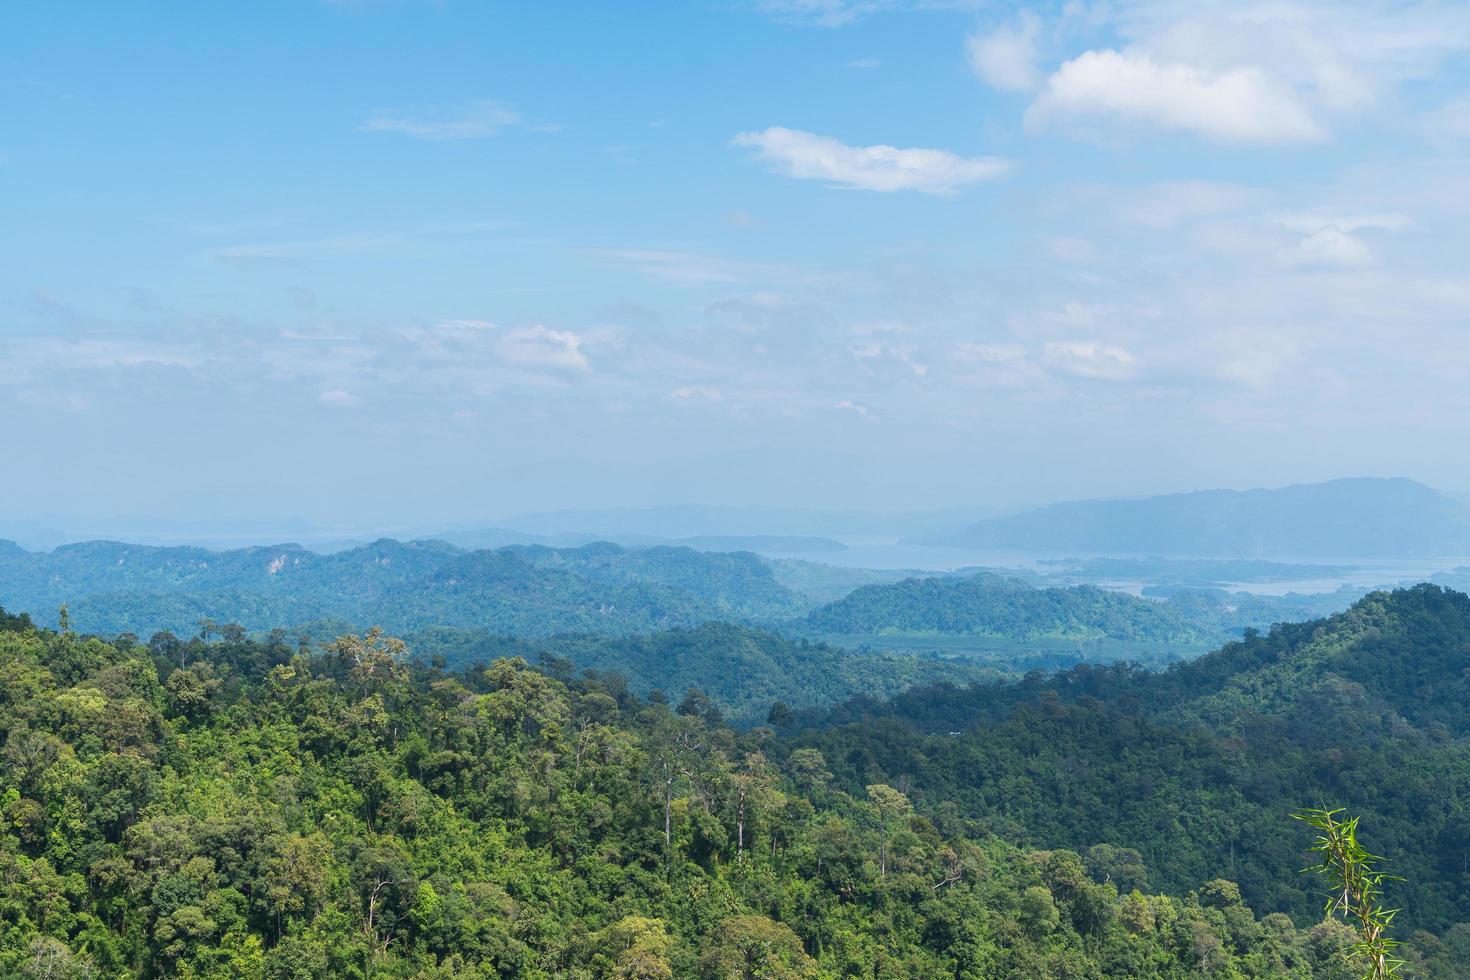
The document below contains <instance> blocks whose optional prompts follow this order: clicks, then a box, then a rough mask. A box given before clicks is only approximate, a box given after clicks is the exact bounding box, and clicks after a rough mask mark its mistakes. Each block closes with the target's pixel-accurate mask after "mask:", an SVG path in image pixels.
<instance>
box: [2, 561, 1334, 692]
mask: <svg viewBox="0 0 1470 980" xmlns="http://www.w3.org/2000/svg"><path fill="white" fill-rule="evenodd" d="M1116 564H1117V563H1114V565H1113V566H1102V567H1101V568H1099V569H1098V571H1099V573H1102V572H1109V573H1112V572H1116V571H1118V568H1117V567H1116ZM1242 564H1243V563H1238V562H1237V563H1227V562H1212V563H1193V565H1191V564H1190V563H1181V562H1169V561H1166V560H1163V559H1156V560H1152V561H1149V562H1135V563H1133V564H1132V565H1129V566H1127V567H1129V568H1132V569H1133V570H1134V571H1138V572H1140V573H1144V574H1147V575H1149V576H1153V577H1157V578H1158V579H1159V581H1174V580H1175V579H1182V580H1184V581H1191V582H1208V581H1209V579H1208V575H1209V574H1222V575H1224V574H1240V575H1249V574H1250V572H1251V571H1252V570H1251V569H1250V568H1242V567H1238V566H1241V565H1242ZM1245 564H1248V563H1245ZM1258 564H1259V563H1258ZM1294 567H1295V568H1298V569H1300V567H1298V566H1276V569H1277V571H1278V572H1279V571H1282V570H1289V569H1291V568H1294ZM1086 570H1087V566H1086V565H1085V564H1084V565H1083V566H1082V571H1086ZM1328 570H1329V571H1331V569H1328ZM1255 571H1256V573H1257V574H1259V573H1260V571H1261V570H1260V569H1256V570H1255ZM1058 574H1072V573H1058ZM904 576H907V577H904ZM896 578H897V580H895V579H896ZM1047 581H1048V580H1047V579H1044V578H1041V577H1038V576H1037V575H1035V574H1032V575H1031V577H1029V578H1025V579H1023V578H1017V577H1015V576H1014V575H1010V574H1007V575H999V574H995V573H993V572H985V571H976V570H971V571H970V572H968V573H966V574H951V575H942V576H934V575H923V574H913V575H909V574H908V573H904V572H896V571H888V572H885V571H881V570H873V569H839V568H832V567H829V566H823V565H815V564H813V563H810V562H789V561H785V562H783V561H779V560H777V561H768V560H765V559H762V558H760V557H758V556H756V555H754V554H750V553H748V552H727V553H722V552H703V551H695V550H693V549H691V548H687V547H667V546H659V547H647V548H624V547H621V546H618V545H614V544H608V543H606V542H602V543H594V544H589V545H585V546H583V547H577V548H550V547H545V546H540V545H516V546H508V547H503V548H498V549H495V550H481V551H465V550H462V549H459V548H456V547H454V546H452V545H449V544H446V543H444V542H442V541H411V542H399V541H394V540H391V539H383V540H380V541H376V542H374V543H372V544H370V545H364V546H361V547H357V548H351V549H348V550H345V551H341V552H337V553H335V554H329V555H324V554H317V553H315V552H312V551H308V550H306V549H304V548H301V547H299V546H296V545H277V546H273V547H254V548H237V549H233V550H229V551H208V550H205V549H202V548H185V547H168V548H164V547H151V546H145V545H131V544H121V543H118V542H109V541H89V542H83V543H80V544H72V545H64V546H62V547H59V548H56V549H55V550H53V551H50V552H29V551H26V550H24V549H22V548H19V547H17V546H16V545H14V544H12V543H10V542H6V541H0V603H3V604H5V605H7V606H9V607H10V608H15V609H30V610H34V611H36V613H37V614H42V615H44V617H45V623H44V624H45V625H55V620H54V618H51V617H52V616H53V615H54V612H53V611H54V610H55V609H57V608H58V607H59V606H61V605H62V604H63V603H65V604H67V605H68V606H69V608H70V611H71V617H72V622H73V623H74V624H75V626H76V627H77V628H78V629H80V630H84V631H88V632H95V633H100V634H105V635H115V634H117V633H122V632H132V633H136V634H137V635H139V636H145V637H146V636H151V635H152V634H153V633H154V632H156V631H158V630H169V631H171V632H174V633H176V634H179V635H187V634H191V633H193V632H194V630H195V629H196V628H197V626H198V624H199V623H200V622H201V621H214V622H219V623H228V624H234V625H238V626H242V627H244V628H245V629H246V630H248V631H251V632H258V633H264V632H266V631H268V630H271V629H275V628H288V629H299V628H302V627H310V628H312V630H313V632H320V629H319V627H320V626H321V625H322V624H325V623H330V624H332V625H333V626H334V627H335V628H337V629H339V630H340V629H348V628H352V629H357V630H361V629H363V628H366V627H367V626H368V625H370V624H377V625H380V626H382V627H383V628H384V629H386V630H389V631H390V632H393V633H395V634H397V635H405V634H409V633H419V634H421V636H420V637H419V642H418V643H416V646H415V648H416V649H417V650H418V651H419V652H420V653H423V654H424V655H425V657H426V658H427V657H428V656H430V655H431V653H440V654H442V655H444V656H446V658H447V659H448V660H449V661H450V662H451V663H455V662H459V663H464V662H468V660H469V659H473V657H474V656H475V655H476V651H475V650H474V649H473V646H474V644H476V643H479V642H481V641H484V640H487V638H489V639H493V638H495V637H506V636H512V637H516V638H519V639H544V638H548V637H551V636H558V635H562V634H572V633H576V634H584V635H595V636H614V637H624V636H631V635H639V634H649V633H655V632H658V631H662V630H668V629H686V630H687V629H694V628H696V627H699V626H701V625H703V624H705V623H707V622H711V621H716V622H729V623H738V624H740V625H744V626H759V627H763V628H766V629H770V630H773V631H775V632H778V633H781V634H783V635H788V636H795V637H798V638H803V637H804V638H807V639H822V638H831V637H839V636H840V637H841V638H842V642H843V644H844V645H851V646H869V647H871V648H874V649H878V650H883V649H890V648H899V647H905V648H908V649H926V648H924V646H923V644H922V643H921V644H919V645H918V646H917V647H916V645H915V644H913V643H907V644H905V643H903V642H901V640H902V638H903V637H905V636H908V637H918V638H920V639H922V640H927V641H930V646H931V647H932V649H928V652H933V650H943V652H945V653H946V654H951V655H964V656H968V657H971V658H980V659H985V660H987V662H989V663H991V664H992V665H993V666H997V667H999V668H1002V669H1016V670H1018V671H1019V670H1025V669H1027V667H1029V666H1031V665H1034V664H1038V663H1039V664H1041V665H1044V666H1052V665H1056V664H1059V663H1060V664H1070V663H1072V662H1075V661H1076V660H1078V659H1094V660H1095V659H1112V658H1115V657H1117V656H1118V655H1119V654H1120V649H1119V648H1120V647H1121V646H1123V645H1127V646H1128V648H1129V650H1130V651H1131V652H1132V655H1133V656H1135V657H1138V658H1140V659H1144V660H1146V661H1148V662H1150V663H1157V664H1163V663H1167V662H1169V661H1171V660H1174V659H1178V658H1180V657H1182V656H1194V655H1197V654H1198V653H1201V652H1203V651H1205V650H1207V649H1213V648H1214V647H1215V646H1218V645H1219V644H1220V643H1223V642H1224V641H1226V640H1227V639H1230V638H1232V637H1238V636H1239V635H1240V633H1241V631H1242V630H1243V629H1245V628H1247V627H1265V626H1269V625H1270V624H1272V623H1275V622H1279V621H1282V620H1298V619H1306V618H1310V617H1311V616H1314V615H1320V614H1323V613H1324V612H1330V611H1336V610H1338V609H1340V608H1343V607H1345V606H1346V605H1347V604H1348V603H1349V602H1351V601H1352V599H1353V598H1356V594H1353V595H1348V596H1344V595H1338V594H1330V595H1327V596H1288V597H1267V596H1248V595H1243V594H1239V593H1229V592H1226V591H1224V590H1220V589H1192V588H1178V587H1175V586H1169V587H1168V588H1167V589H1165V592H1164V594H1163V595H1161V596H1160V597H1159V598H1160V600H1161V601H1153V600H1151V599H1141V598H1138V597H1136V596H1133V595H1128V594H1126V593H1123V592H1118V591H1109V590H1105V589H1100V588H1097V587H1095V586H1089V585H1076V584H1068V585H1065V586H1061V587H1059V586H1056V585H1048V584H1047ZM849 593H850V594H849ZM828 600H831V601H828ZM819 603H825V604H824V605H819ZM456 631H462V632H460V633H459V634H458V635H456ZM946 637H962V638H982V639H984V640H995V641H999V642H998V643H983V642H982V643H981V644H979V645H978V646H976V645H975V644H973V643H971V644H969V645H964V644H961V645H960V646H954V645H949V646H946V645H945V643H944V642H943V640H944V638H946ZM487 645H488V644H487ZM430 647H435V648H437V649H434V650H432V651H430V650H429V648H430ZM461 656H463V657H466V658H467V659H464V660H459V661H456V657H461ZM630 679H634V680H635V681H636V680H637V678H631V677H630ZM892 690H894V688H892V687H888V686H882V687H879V688H876V689H875V690H873V691H872V692H871V693H876V694H879V695H883V694H887V693H890V692H891V691H892Z"/></svg>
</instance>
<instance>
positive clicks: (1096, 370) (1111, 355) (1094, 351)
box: [1041, 340, 1138, 381]
mask: <svg viewBox="0 0 1470 980" xmlns="http://www.w3.org/2000/svg"><path fill="white" fill-rule="evenodd" d="M1041 353H1042V359H1043V360H1044V361H1045V362H1046V364H1047V366H1048V367H1050V368H1051V369H1052V370H1054V371H1058V372H1060V373H1062V374H1070V375H1073V376H1075V377H1079V378H1099V379H1103V380H1108V381H1123V380H1126V379H1128V378H1131V377H1133V375H1134V374H1135V373H1137V367H1138V361H1137V358H1135V357H1134V356H1133V355H1132V354H1131V353H1129V352H1128V351H1126V350H1124V349H1123V348H1121V347H1113V346H1111V345H1108V344H1099V343H1094V342H1092V341H1060V340H1058V341H1049V342H1048V343H1047V344H1046V346H1045V347H1043V348H1042V352H1041Z"/></svg>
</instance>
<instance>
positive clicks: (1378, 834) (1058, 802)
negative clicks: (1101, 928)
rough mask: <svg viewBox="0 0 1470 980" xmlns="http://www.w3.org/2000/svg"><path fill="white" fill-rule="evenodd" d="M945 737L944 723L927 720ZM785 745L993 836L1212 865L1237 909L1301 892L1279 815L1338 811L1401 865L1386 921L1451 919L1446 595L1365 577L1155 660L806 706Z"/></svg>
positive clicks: (1453, 619)
mask: <svg viewBox="0 0 1470 980" xmlns="http://www.w3.org/2000/svg"><path fill="white" fill-rule="evenodd" d="M950 731H957V732H962V733H963V734H962V735H960V736H958V737H948V736H947V735H940V736H939V737H935V736H934V735H933V734H931V733H936V732H938V733H947V732H950ZM802 741H803V742H804V743H805V744H808V745H810V746H811V747H815V748H820V749H821V750H822V751H824V752H825V753H826V754H827V758H828V760H829V764H830V765H831V768H832V770H833V771H834V773H836V774H837V775H838V778H839V780H840V781H841V782H842V784H843V785H848V786H851V785H855V784H856V783H857V782H860V781H869V782H871V781H874V780H879V779H883V780H890V781H894V780H896V781H902V780H909V781H910V785H912V786H913V788H914V794H915V796H916V797H917V798H918V799H921V800H923V801H924V802H925V803H926V805H928V806H934V807H939V806H952V807H954V808H955V810H956V812H958V813H962V814H964V815H966V816H967V817H968V818H970V819H974V820H977V821H980V822H981V825H982V826H985V827H989V828H992V829H994V830H996V831H997V832H999V833H1001V834H1002V835H1004V836H1009V837H1011V838H1013V839H1017V840H1023V841H1026V842H1028V843H1030V844H1032V845H1035V846H1069V847H1086V846H1089V845H1091V844H1093V843H1097V842H1099V841H1106V842H1109V843H1113V844H1117V845H1122V846H1127V847H1132V848H1136V849H1138V850H1139V851H1140V852H1142V853H1143V855H1144V857H1145V859H1146V860H1147V862H1148V863H1149V865H1150V867H1151V868H1153V869H1154V871H1155V877H1154V879H1153V880H1155V881H1157V882H1159V883H1162V884H1164V885H1166V886H1168V887H1178V886H1181V885H1185V883H1187V882H1190V881H1195V880H1198V879H1199V878H1200V877H1201V876H1202V875H1203V876H1210V875H1212V874H1227V875H1228V876H1230V877H1232V878H1234V879H1235V880H1237V881H1238V882H1239V883H1240V885H1241V887H1242V889H1243V890H1244V893H1245V895H1246V898H1247V901H1249V902H1250V903H1252V904H1253V905H1255V906H1257V907H1263V908H1281V909H1287V910H1290V911H1292V912H1293V913H1295V914H1297V915H1306V914H1308V913H1309V912H1310V911H1311V909H1312V908H1313V907H1314V905H1315V898H1314V897H1313V896H1310V895H1308V894H1307V893H1305V892H1304V891H1303V883H1302V882H1300V881H1298V880H1296V879H1294V878H1292V877H1291V876H1290V875H1287V874H1285V873H1283V871H1284V869H1285V868H1287V867H1288V866H1290V865H1291V864H1292V863H1293V862H1294V861H1296V860H1297V856H1296V855H1295V853H1294V850H1293V847H1292V845H1290V844H1289V843H1288V842H1286V841H1284V840H1283V839H1282V838H1281V836H1280V834H1279V830H1278V824H1279V818H1280V815H1281V814H1282V813H1285V812H1287V811H1290V810H1292V809H1293V808H1295V807H1297V806H1301V805H1317V804H1321V803H1331V804H1333V805H1339V806H1346V807H1349V808H1350V809H1352V810H1353V811H1354V812H1361V813H1362V814H1363V815H1364V817H1363V819H1364V825H1365V826H1366V827H1371V828H1373V835H1372V839H1371V841H1370V846H1371V848H1372V849H1373V850H1374V851H1375V852H1378V853H1384V854H1390V855H1393V856H1394V865H1395V867H1394V870H1395V872H1396V873H1398V874H1401V875H1403V876H1404V877H1405V878H1407V879H1408V880H1407V881H1406V882H1404V883H1402V884H1398V885H1394V886H1391V888H1390V899H1391V902H1392V904H1395V905H1399V904H1402V905H1403V907H1404V912H1403V913H1402V914H1401V915H1400V917H1399V922H1400V923H1402V924H1404V926H1405V927H1406V928H1409V929H1412V928H1429V929H1434V930H1446V929H1450V928H1451V927H1453V926H1455V925H1456V924H1457V923H1470V892H1467V891H1466V889H1465V888H1464V878H1463V875H1464V869H1465V868H1467V867H1470V597H1467V596H1465V595H1464V594H1462V593H1457V592H1451V591H1448V590H1445V589H1441V588H1438V587H1436V586H1432V585H1421V586H1418V587H1415V588H1413V589H1406V590H1399V591H1395V592H1391V593H1388V592H1377V593H1373V594H1371V595H1369V596H1367V597H1366V598H1364V599H1363V600H1361V601H1360V602H1358V603H1357V604H1356V605H1354V606H1353V607H1352V608H1351V609H1350V610H1348V611H1347V612H1344V613H1341V614H1339V615H1336V616H1332V617H1329V618H1327V619H1324V620H1318V621H1314V622H1310V623H1301V624H1293V625H1284V626H1279V627H1277V628H1275V629H1273V630H1272V631H1271V632H1270V633H1269V634H1267V635H1253V636H1250V637H1248V638H1247V639H1245V640H1243V641H1241V642H1239V643H1233V644H1230V645H1228V646H1226V647H1225V648H1223V649H1221V650H1220V651H1218V652H1216V653H1214V654H1211V655H1209V656H1206V657H1203V658H1200V659H1198V660H1196V661H1193V662H1190V663H1185V664H1179V665H1175V666H1173V667H1171V668H1170V669H1168V670H1166V671H1163V672H1160V673H1151V672H1147V671H1140V670H1137V669H1136V668H1131V667H1129V666H1126V665H1118V666H1093V665H1081V666H1078V667H1076V668H1074V669H1072V670H1068V671H1064V672H1061V673H1059V674H1056V675H1041V674H1036V675H1032V676H1028V677H1027V678H1026V679H1025V680H1024V681H1022V682H1020V683H1015V684H1004V683H996V684H982V685H978V686H974V687H969V688H964V687H955V686H940V687H933V688H927V689H914V690H911V691H909V692H906V693H904V694H902V695H899V696H898V697H896V698H894V699H893V700H892V701H889V702H884V703H878V702H875V701H868V700H860V701H856V702H853V703H850V704H848V705H845V706H842V707H840V708H838V709H836V710H834V711H831V712H828V713H826V714H824V715H822V716H821V717H820V720H818V721H817V722H816V726H815V727H814V728H813V729H812V730H810V731H808V732H807V733H806V734H804V735H803V736H802ZM1186 887H1187V885H1186ZM1461 928H1462V929H1463V930H1464V931H1465V933H1466V934H1467V935H1470V925H1467V926H1462V927H1461Z"/></svg>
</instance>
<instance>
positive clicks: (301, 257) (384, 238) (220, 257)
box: [205, 235, 400, 265]
mask: <svg viewBox="0 0 1470 980" xmlns="http://www.w3.org/2000/svg"><path fill="white" fill-rule="evenodd" d="M398 244H400V242H399V241H398V239H396V238H394V237H392V236H390V235H337V236H334V237H330V238H316V239H311V240H308V241H294V242H257V243H253V244H248V245H229V246H226V247H223V248H212V249H210V250H209V251H208V252H206V253H205V254H206V255H208V256H209V257H210V258H212V259H214V260H215V261H217V262H228V263H231V264H235V265H296V264H299V263H302V262H306V261H308V260H311V259H323V258H334V257H337V256H344V255H367V254H370V253H373V252H382V251H386V250H388V249H391V248H393V247H394V246H396V245H398Z"/></svg>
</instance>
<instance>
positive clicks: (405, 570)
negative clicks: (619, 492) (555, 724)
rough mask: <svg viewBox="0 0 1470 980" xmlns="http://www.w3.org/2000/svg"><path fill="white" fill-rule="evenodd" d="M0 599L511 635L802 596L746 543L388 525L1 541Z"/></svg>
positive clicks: (742, 609)
mask: <svg viewBox="0 0 1470 980" xmlns="http://www.w3.org/2000/svg"><path fill="white" fill-rule="evenodd" d="M0 603H4V604H5V605H7V606H9V607H10V608H28V609H34V610H36V611H37V614H38V615H39V616H40V617H41V618H42V620H43V621H45V622H51V623H54V622H55V619H54V616H55V610H56V609H57V608H58V606H59V605H60V604H61V603H67V604H69V607H70V612H71V617H72V622H73V624H74V625H75V626H76V627H77V628H79V629H83V630H87V631H91V632H97V633H104V634H112V633H120V632H132V633H136V634H138V635H140V636H145V637H146V636H148V635H151V634H152V633H153V632H154V631H156V630H163V629H167V630H171V631H173V632H175V633H181V634H186V633H192V632H194V631H195V630H197V629H198V626H199V622H200V621H201V620H206V619H207V620H213V621H217V622H221V623H234V624H238V625H240V626H243V627H245V628H246V629H247V630H267V629H271V628H274V627H292V626H296V625H298V624H301V623H307V622H311V621H315V620H333V621H336V622H346V623H356V624H359V625H363V624H368V623H376V624H380V625H383V626H384V627H385V628H387V629H391V630H393V631H398V632H401V631H406V630H411V629H416V628H421V627H426V626H452V627H474V628H482V629H489V630H492V631H494V632H498V633H506V634H515V635H519V636H545V635H549V634H553V633H561V632H592V633H605V634H625V633H633V632H647V631H650V630H654V629H662V628H667V627H673V626H696V625H698V624H700V623H703V622H705V621H706V620H710V619H735V620H739V621H748V622H761V621H771V620H778V619H787V618H790V617H792V616H795V615H798V614H800V613H802V612H804V611H805V610H806V609H807V608H808V605H809V604H808V602H807V601H806V600H805V599H803V598H802V597H801V596H800V595H799V594H798V593H796V592H793V591H792V590H790V589H788V588H786V587H785V586H783V585H781V584H780V583H779V582H777V581H776V580H775V578H774V576H773V575H772V574H771V570H770V568H769V566H767V565H766V564H765V563H764V562H762V561H761V560H760V559H759V558H757V557H756V556H755V555H752V554H749V553H745V552H736V553H726V554H719V553H708V552H699V551H694V550H692V549H690V548H670V547H654V548H644V549H628V548H622V547H619V546H617V545H612V544H606V543H602V544H591V545H587V546H585V547H581V548H568V549H555V548H546V547H541V546H513V547H506V548H500V549H497V550H494V551H471V552H466V551H461V550H460V549H458V548H455V547H453V546H451V545H447V544H445V543H443V542H438V541H414V542H408V543H403V542H398V541H393V540H391V539H384V540H382V541H378V542H375V543H374V544H371V545H367V546H364V547H360V548H353V549H350V550H347V551H342V552H338V553H336V554H330V555H322V554H317V553H315V552H311V551H307V550H306V549H304V548H300V547H297V546H295V545H281V546H278V547H271V548H242V549H236V550H232V551H221V552H215V551H206V550H203V549H199V548H156V547H148V546H143V545H128V544H118V543H115V542H105V541H93V542H86V543H83V544H76V545H66V546H63V547H59V548H57V549H55V550H54V551H51V552H48V553H32V552H28V551H25V550H23V549H21V548H18V547H16V546H15V545H13V544H11V543H10V542H4V543H0Z"/></svg>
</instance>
